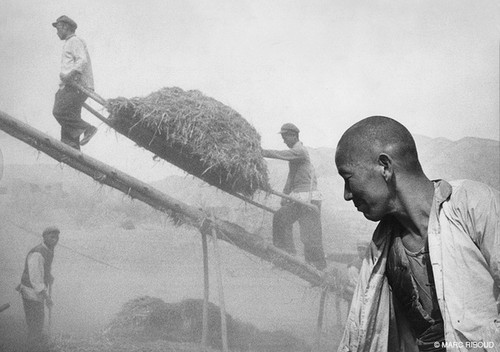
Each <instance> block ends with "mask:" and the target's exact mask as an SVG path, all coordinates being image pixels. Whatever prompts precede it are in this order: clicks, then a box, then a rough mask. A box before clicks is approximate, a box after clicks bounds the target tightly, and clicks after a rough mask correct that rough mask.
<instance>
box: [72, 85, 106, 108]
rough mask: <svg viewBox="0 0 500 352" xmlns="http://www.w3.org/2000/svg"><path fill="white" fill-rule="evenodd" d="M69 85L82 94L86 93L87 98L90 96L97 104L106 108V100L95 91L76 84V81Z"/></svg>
mask: <svg viewBox="0 0 500 352" xmlns="http://www.w3.org/2000/svg"><path fill="white" fill-rule="evenodd" d="M69 84H70V85H71V86H73V87H75V88H77V89H78V90H80V91H81V92H82V93H84V94H85V95H86V96H88V97H89V98H91V99H93V100H95V101H96V102H98V103H99V104H101V105H102V106H106V100H105V99H104V98H103V97H101V96H100V95H99V94H97V93H96V92H94V91H93V90H91V89H88V88H87V87H84V86H82V85H81V84H79V83H77V82H74V81H72V82H69Z"/></svg>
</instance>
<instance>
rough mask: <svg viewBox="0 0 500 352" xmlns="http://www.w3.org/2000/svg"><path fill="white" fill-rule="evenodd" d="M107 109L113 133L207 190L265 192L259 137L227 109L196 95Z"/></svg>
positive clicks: (162, 96) (168, 93) (159, 96)
mask: <svg viewBox="0 0 500 352" xmlns="http://www.w3.org/2000/svg"><path fill="white" fill-rule="evenodd" d="M107 109H108V111H109V112H110V113H111V116H110V118H111V121H112V126H113V128H115V129H117V130H118V131H119V132H121V133H124V134H126V135H127V136H128V137H129V138H131V139H132V140H134V141H135V142H136V143H137V144H138V145H140V146H142V147H144V148H146V149H148V150H150V151H152V152H153V153H155V154H156V155H158V156H160V157H161V158H163V159H165V160H167V161H168V162H170V163H172V164H174V165H176V166H178V167H180V168H182V169H183V170H185V171H187V172H188V173H190V174H192V175H194V176H197V177H200V178H201V179H203V180H204V181H206V182H208V183H209V184H212V185H214V186H216V187H218V188H221V189H223V190H225V191H230V192H237V193H242V194H245V195H253V194H254V192H255V191H256V190H258V189H261V190H268V189H269V184H268V172H267V167H266V163H265V161H264V159H263V158H262V149H261V145H260V135H259V134H258V133H257V131H256V130H255V129H254V128H253V127H252V126H251V125H250V124H249V123H248V122H247V121H246V120H245V119H244V118H243V117H242V116H241V115H240V114H238V113H237V112H236V111H234V110H233V109H232V108H230V107H229V106H226V105H224V104H222V103H220V102H219V101H217V100H215V99H212V98H210V97H207V96H205V95H203V94H202V93H201V92H199V91H197V90H190V91H183V90H182V89H180V88H163V89H161V90H159V91H157V92H154V93H151V94H150V95H148V96H146V97H142V98H132V99H126V98H116V99H110V100H108V103H107Z"/></svg>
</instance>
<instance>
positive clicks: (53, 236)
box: [43, 232, 59, 248]
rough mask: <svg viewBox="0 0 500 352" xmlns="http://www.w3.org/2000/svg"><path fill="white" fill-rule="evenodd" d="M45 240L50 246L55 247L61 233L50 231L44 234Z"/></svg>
mask: <svg viewBox="0 0 500 352" xmlns="http://www.w3.org/2000/svg"><path fill="white" fill-rule="evenodd" d="M43 242H44V243H45V245H46V246H47V247H49V248H54V247H55V246H56V245H57V242H59V234H58V233H56V232H52V233H48V234H46V235H45V236H43Z"/></svg>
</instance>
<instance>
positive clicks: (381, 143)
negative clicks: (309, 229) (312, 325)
mask: <svg viewBox="0 0 500 352" xmlns="http://www.w3.org/2000/svg"><path fill="white" fill-rule="evenodd" d="M335 163H336V165H337V169H338V172H339V174H340V176H342V178H343V179H344V181H345V186H344V198H345V200H346V201H352V202H353V203H354V206H355V207H356V208H357V209H358V211H360V212H362V213H363V215H364V216H365V217H366V218H367V219H369V220H371V221H377V222H379V224H378V226H377V228H376V230H375V232H374V234H373V237H372V241H371V243H370V248H369V250H368V251H367V252H366V255H365V257H364V259H363V264H362V267H361V270H360V276H359V280H358V285H357V287H356V290H355V292H354V295H353V301H352V304H351V308H350V312H349V317H348V319H347V323H346V328H345V331H344V335H343V339H342V342H341V344H340V346H339V351H446V350H447V348H448V350H451V351H467V350H469V349H470V348H479V349H476V350H475V351H483V350H491V351H499V350H500V316H499V305H498V303H499V293H500V225H499V224H500V194H499V192H498V191H497V190H495V189H492V188H490V187H488V186H487V185H484V184H482V183H479V182H474V181H469V180H460V181H451V182H447V181H444V180H435V181H431V180H430V179H429V178H427V176H426V175H425V174H424V172H423V170H422V167H421V165H420V162H419V160H418V154H417V149H416V146H415V142H414V140H413V137H412V136H411V134H410V132H409V131H408V130H407V129H406V128H405V127H404V126H403V125H401V124H400V123H399V122H397V121H395V120H393V119H391V118H388V117H384V116H372V117H368V118H366V119H364V120H361V121H359V122H358V123H356V124H354V125H353V126H352V127H350V128H349V129H348V130H347V131H346V132H345V133H344V135H343V136H342V137H341V139H340V141H339V143H338V146H337V151H336V154H335Z"/></svg>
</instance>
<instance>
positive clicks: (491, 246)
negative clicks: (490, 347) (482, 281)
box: [459, 181, 500, 301]
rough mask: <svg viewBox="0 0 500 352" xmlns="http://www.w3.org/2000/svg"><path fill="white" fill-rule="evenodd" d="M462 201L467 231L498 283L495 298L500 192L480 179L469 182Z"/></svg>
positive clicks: (499, 268) (499, 256)
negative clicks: (482, 182)
mask: <svg viewBox="0 0 500 352" xmlns="http://www.w3.org/2000/svg"><path fill="white" fill-rule="evenodd" d="M462 191H463V192H466V195H465V197H461V200H462V201H461V202H460V203H459V206H460V208H461V209H460V210H459V211H460V212H461V213H462V215H463V216H466V217H467V221H464V226H466V227H467V228H466V231H467V233H469V235H470V236H471V238H472V240H473V241H474V243H476V245H477V246H478V247H479V249H480V251H481V253H482V254H483V256H484V258H485V259H486V262H487V263H488V265H489V270H490V273H491V275H492V277H493V280H494V282H495V295H496V296H495V297H496V299H497V301H499V299H500V298H499V293H500V193H499V192H498V191H497V190H495V189H493V188H490V187H488V186H486V185H483V184H481V183H478V182H473V181H466V182H465V183H464V187H463V190H462Z"/></svg>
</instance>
